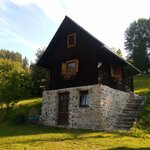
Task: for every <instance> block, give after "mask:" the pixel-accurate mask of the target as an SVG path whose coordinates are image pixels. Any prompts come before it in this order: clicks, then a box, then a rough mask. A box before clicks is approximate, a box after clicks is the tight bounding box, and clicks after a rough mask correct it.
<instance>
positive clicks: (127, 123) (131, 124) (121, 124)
mask: <svg viewBox="0 0 150 150" xmlns="http://www.w3.org/2000/svg"><path fill="white" fill-rule="evenodd" d="M133 124H134V122H118V123H117V126H133Z"/></svg>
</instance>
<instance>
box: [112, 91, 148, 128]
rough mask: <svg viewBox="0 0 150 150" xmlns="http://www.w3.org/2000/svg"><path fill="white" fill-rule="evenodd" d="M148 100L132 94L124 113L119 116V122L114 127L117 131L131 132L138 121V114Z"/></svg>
mask: <svg viewBox="0 0 150 150" xmlns="http://www.w3.org/2000/svg"><path fill="white" fill-rule="evenodd" d="M145 100H146V98H145V97H142V96H138V95H135V94H134V93H131V94H130V98H129V100H128V101H127V104H126V106H125V108H124V109H123V110H122V113H120V114H118V120H117V122H116V124H115V126H114V129H115V130H129V129H130V128H131V127H133V125H134V123H135V122H136V121H137V116H138V112H139V110H140V108H141V106H142V105H144V103H145Z"/></svg>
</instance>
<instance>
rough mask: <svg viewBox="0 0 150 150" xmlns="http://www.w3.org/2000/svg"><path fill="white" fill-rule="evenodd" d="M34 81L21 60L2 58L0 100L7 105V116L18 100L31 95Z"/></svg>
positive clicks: (0, 65) (0, 63)
mask: <svg viewBox="0 0 150 150" xmlns="http://www.w3.org/2000/svg"><path fill="white" fill-rule="evenodd" d="M32 88H33V83H32V80H31V77H30V75H29V74H28V73H27V72H26V71H25V70H24V69H23V68H22V65H21V64H20V62H15V61H12V60H9V59H0V101H1V102H2V103H3V104H5V105H6V117H7V116H8V113H9V111H10V109H11V108H12V107H13V105H15V103H16V102H18V100H20V99H22V98H28V97H31V94H32Z"/></svg>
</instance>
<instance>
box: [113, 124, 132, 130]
mask: <svg viewBox="0 0 150 150" xmlns="http://www.w3.org/2000/svg"><path fill="white" fill-rule="evenodd" d="M131 127H132V125H116V126H115V128H116V129H120V130H126V129H128V130H129V129H130V128H131Z"/></svg>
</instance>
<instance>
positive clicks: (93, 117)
mask: <svg viewBox="0 0 150 150" xmlns="http://www.w3.org/2000/svg"><path fill="white" fill-rule="evenodd" d="M37 66H39V67H42V68H45V69H47V70H49V71H50V84H49V89H48V91H45V92H44V93H43V102H42V113H41V116H42V119H43V124H44V125H49V126H62V125H63V127H68V128H88V129H114V128H115V125H116V122H117V121H118V118H119V116H118V114H121V113H122V112H123V109H124V108H126V106H127V105H126V104H127V102H129V101H130V98H131V97H133V96H132V95H131V96H130V93H129V91H133V79H132V76H127V73H126V67H127V66H129V67H130V68H131V69H133V70H135V71H136V72H137V73H139V72H140V71H139V70H138V69H137V68H136V67H134V66H133V65H131V64H129V63H128V62H127V61H125V60H124V59H123V58H121V57H119V56H118V55H116V54H115V53H114V52H112V51H111V50H110V49H109V48H108V47H107V46H106V45H105V44H103V43H102V42H101V41H99V40H98V39H96V38H95V37H94V36H92V35H91V34H90V33H89V32H87V31H86V30H84V29H83V28H82V27H81V26H79V25H78V24H77V23H75V22H74V21H73V20H71V19H70V18H69V17H67V16H66V17H65V19H64V20H63V22H62V23H61V25H60V27H59V28H58V30H57V32H56V34H55V35H54V37H53V39H52V40H51V42H50V43H49V45H48V47H47V49H46V50H45V52H44V54H43V55H42V57H41V58H40V60H39V61H38V63H37ZM123 91H128V92H123ZM132 99H135V98H132ZM132 99H131V100H132ZM132 104H133V102H132ZM133 108H134V107H133ZM129 110H130V109H129ZM128 114H129V115H130V112H129V113H128ZM124 116H125V115H124ZM126 116H127V115H126ZM133 119H134V118H133ZM132 122H133V121H132Z"/></svg>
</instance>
